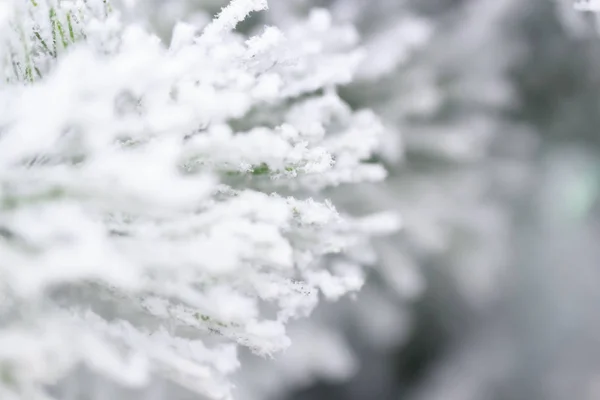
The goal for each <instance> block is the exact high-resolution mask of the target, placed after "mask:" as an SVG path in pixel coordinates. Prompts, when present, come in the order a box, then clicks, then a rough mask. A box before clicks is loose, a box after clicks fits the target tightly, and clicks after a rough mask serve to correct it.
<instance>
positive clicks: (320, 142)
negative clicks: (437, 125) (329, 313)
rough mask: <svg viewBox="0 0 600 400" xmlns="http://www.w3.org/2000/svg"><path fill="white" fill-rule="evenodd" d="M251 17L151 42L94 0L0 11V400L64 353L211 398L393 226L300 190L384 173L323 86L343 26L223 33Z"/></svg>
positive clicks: (252, 7)
mask: <svg viewBox="0 0 600 400" xmlns="http://www.w3.org/2000/svg"><path fill="white" fill-rule="evenodd" d="M266 7H267V4H266V2H265V1H264V0H262V1H258V0H233V1H232V2H231V3H230V4H229V5H228V6H226V7H225V8H223V10H222V11H221V13H220V14H218V16H217V17H215V18H214V19H213V20H212V22H210V23H209V24H208V25H207V26H206V27H205V28H204V29H203V30H202V29H199V28H198V27H196V26H194V25H190V24H187V23H179V24H177V25H176V26H175V28H174V30H173V34H172V40H171V43H170V45H168V46H167V45H165V44H164V43H162V42H161V40H160V39H159V38H158V37H157V36H155V35H154V34H153V33H151V32H149V31H147V30H145V29H143V28H142V27H141V26H142V24H137V23H134V22H128V23H124V22H122V21H125V19H122V18H121V17H120V14H119V11H118V8H117V7H116V6H114V5H113V6H111V4H109V3H108V2H107V1H106V0H87V1H79V0H74V1H66V0H65V1H61V0H35V1H34V0H31V1H14V2H3V3H2V4H0V42H1V43H2V46H0V50H1V51H2V54H0V56H1V57H2V58H1V59H2V61H3V64H2V67H3V68H2V70H1V71H0V74H1V75H2V81H1V83H0V85H1V86H0V109H1V110H2V113H0V254H1V257H0V293H1V294H2V297H1V298H0V398H2V399H21V398H27V399H45V398H48V396H49V394H48V392H47V391H46V390H45V388H46V387H47V385H50V386H52V385H55V384H56V383H57V382H59V381H60V379H61V378H63V377H66V376H68V374H69V373H70V371H72V370H73V368H74V367H75V366H77V365H79V364H81V363H84V364H86V365H87V367H88V368H89V369H91V370H93V371H96V372H98V373H101V374H104V375H106V376H108V377H109V378H111V379H114V380H115V381H116V382H117V383H118V384H122V385H134V386H135V385H143V384H146V383H147V382H148V379H149V378H151V377H152V376H154V375H155V374H158V375H162V376H163V377H164V378H166V379H169V380H171V381H173V382H175V383H176V384H179V385H182V386H184V387H186V388H188V389H191V390H194V391H196V392H198V393H201V394H203V395H205V396H208V397H210V398H216V399H221V398H229V397H230V396H231V393H230V386H231V385H230V383H229V380H228V378H227V375H229V374H230V373H232V372H233V371H234V370H236V369H237V368H238V364H239V362H238V360H237V356H236V349H237V347H238V346H245V347H248V348H249V349H251V350H252V351H253V352H255V353H257V354H259V355H271V354H273V353H274V352H276V351H279V350H282V349H284V348H286V347H287V346H288V345H289V339H288V337H287V336H286V330H285V325H286V323H287V322H288V321H289V320H290V319H292V318H296V317H300V316H304V315H307V314H308V313H309V312H310V311H311V310H312V309H313V307H314V306H315V305H316V303H317V300H318V296H319V292H322V294H323V295H324V296H326V297H328V298H331V299H336V298H339V297H340V296H341V295H343V294H344V293H346V292H349V291H355V290H358V289H359V288H360V287H361V285H362V282H363V273H362V270H361V268H360V266H359V264H360V260H358V259H356V257H352V256H351V255H345V254H346V253H345V250H347V249H349V248H350V247H353V246H365V245H366V243H368V239H369V237H370V236H372V235H376V234H381V233H387V232H389V231H390V230H393V229H394V228H395V222H394V221H395V220H394V218H393V217H392V216H389V215H388V216H386V215H385V214H384V216H383V217H382V216H379V217H374V218H371V217H367V218H363V219H353V218H351V217H349V216H347V215H343V214H341V213H340V212H338V211H337V210H336V207H335V206H334V205H333V204H332V203H331V202H330V201H328V200H322V198H323V197H322V196H319V197H318V199H313V198H312V197H311V196H315V193H316V192H315V191H317V190H321V189H324V188H326V187H331V186H336V185H339V184H342V183H353V182H359V181H377V180H381V179H383V178H384V177H385V171H384V170H383V168H382V167H381V166H379V165H377V164H374V163H372V162H371V161H369V160H370V159H371V157H372V153H373V152H374V151H375V150H376V149H377V147H378V146H379V141H380V138H381V137H382V135H383V132H384V129H383V127H382V125H381V123H380V122H379V120H378V118H377V117H376V116H375V115H374V114H373V113H372V112H370V111H368V110H359V111H353V110H351V109H350V108H349V107H348V106H347V105H346V104H345V103H344V102H343V101H342V100H341V99H340V98H339V97H338V95H337V94H336V90H335V87H336V86H337V85H339V84H344V83H348V82H349V81H350V80H351V79H352V76H353V73H354V71H355V69H356V68H357V66H358V64H359V62H360V60H361V57H362V52H361V51H360V50H358V49H357V47H356V44H357V39H358V38H357V34H356V32H355V31H354V30H353V29H352V28H351V27H349V26H345V27H338V26H334V25H332V23H331V18H330V16H329V14H328V13H327V12H326V11H323V10H317V11H315V12H313V13H312V14H311V16H310V18H309V19H308V20H307V21H306V22H303V23H301V24H299V25H296V26H294V27H292V28H291V29H289V30H288V31H287V32H286V34H284V33H283V32H282V31H280V30H279V29H277V28H275V27H265V28H264V29H262V30H261V31H260V32H259V33H258V34H257V35H256V36H252V37H245V36H243V35H241V34H239V33H237V32H235V31H234V28H235V27H236V25H237V24H238V23H239V22H240V21H242V20H244V19H245V18H246V17H247V15H248V14H249V13H251V12H253V11H260V10H264V9H266ZM134 20H135V19H134V18H127V21H134ZM141 22H143V21H141ZM311 193H312V194H311ZM315 198H316V196H315Z"/></svg>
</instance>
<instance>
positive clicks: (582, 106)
mask: <svg viewBox="0 0 600 400" xmlns="http://www.w3.org/2000/svg"><path fill="white" fill-rule="evenodd" d="M148 2H151V3H153V7H148V8H145V9H144V10H145V12H150V13H152V16H151V19H152V20H153V21H154V22H155V24H156V26H157V27H158V29H159V30H160V31H161V32H165V35H166V36H168V34H166V32H168V31H169V29H170V27H171V25H172V24H173V22H174V21H175V20H177V19H179V18H183V19H187V20H196V21H203V20H207V19H206V15H207V14H208V15H210V14H212V13H215V12H217V11H218V10H219V8H220V7H221V6H222V5H223V4H224V3H226V2H225V1H220V0H187V1H180V0H177V1H167V0H147V1H146V3H148ZM270 7H271V11H270V12H268V13H263V14H261V15H257V16H256V17H253V19H251V20H250V21H247V22H245V23H244V25H243V26H242V27H241V29H246V30H252V29H253V27H254V26H258V25H260V24H263V23H269V24H275V25H277V26H279V27H281V28H282V29H283V30H284V31H285V30H286V28H287V27H291V26H294V25H295V24H296V23H297V22H298V21H301V20H302V19H305V18H306V17H307V16H308V15H309V14H310V10H311V9H312V8H314V7H322V8H326V9H328V10H329V11H330V13H331V16H332V19H333V21H334V23H339V24H344V23H351V24H353V25H354V26H356V27H357V29H358V32H359V33H360V36H361V38H362V39H361V41H362V45H363V46H364V47H365V49H366V51H367V57H366V59H365V62H364V65H363V66H362V67H361V69H360V73H359V76H358V79H357V81H356V82H355V83H354V84H352V85H350V86H348V87H344V88H342V90H341V94H342V96H343V98H344V99H345V100H346V101H347V102H348V103H349V104H351V106H352V107H355V108H363V107H368V108H373V109H374V110H376V111H377V112H378V113H379V114H380V115H381V116H382V117H383V118H384V119H385V122H386V124H387V127H388V131H389V133H388V136H389V137H388V139H387V141H386V145H385V146H384V148H382V149H381V152H380V156H379V157H380V161H381V162H383V163H384V164H385V165H386V166H387V168H388V170H389V172H390V177H389V180H388V181H387V182H386V183H384V184H378V185H365V186H363V187H360V188H358V189H357V188H352V189H344V188H342V189H339V190H335V191H332V192H330V193H328V195H330V196H332V197H334V198H335V200H336V204H340V205H341V207H342V209H345V210H347V211H349V212H352V213H358V214H360V213H365V214H366V213H368V212H371V211H377V210H384V209H392V210H395V211H398V212H399V213H400V214H401V215H402V217H403V221H404V226H403V229H402V231H401V232H400V233H399V234H397V235H395V236H393V237H391V238H387V239H385V240H381V241H379V242H378V243H376V246H375V247H376V250H375V253H373V254H370V253H369V252H368V251H364V254H361V256H362V257H363V258H364V260H365V263H367V264H368V265H370V270H369V275H368V282H367V284H366V285H365V287H364V288H363V290H362V291H361V292H360V293H359V294H357V295H356V296H355V297H354V298H346V299H343V300H341V301H339V302H336V303H331V304H323V305H322V306H321V307H320V308H319V309H318V310H317V312H315V313H314V315H312V316H311V317H310V318H309V319H307V320H303V321H298V322H297V323H296V324H294V325H293V326H292V327H291V336H292V343H293V345H292V347H291V348H290V349H289V350H288V351H287V352H286V353H285V354H282V355H278V356H276V357H275V359H274V360H262V359H260V358H257V357H255V356H252V355H250V354H244V358H245V360H244V362H245V363H246V368H243V369H242V371H241V372H240V374H239V376H237V377H236V385H237V389H236V391H237V393H236V394H237V396H238V398H239V399H243V400H246V399H249V400H263V399H264V400H309V399H311V400H319V399H328V400H331V399H339V400H367V399H369V400H370V399H377V400H388V399H394V400H438V399H439V400H525V399H526V400H535V399H545V400H554V399H556V400H564V399H576V400H588V399H589V400H592V399H600V201H599V196H600V149H599V145H600V135H599V134H598V132H597V129H598V127H599V126H600V112H599V110H600V108H599V106H600V34H599V33H598V30H597V24H596V23H595V20H594V17H593V16H592V15H586V14H582V13H576V12H574V11H573V10H572V4H571V0H525V1H523V0H406V1H402V0H271V1H270ZM359 251H360V250H359ZM376 256H377V257H376Z"/></svg>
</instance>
